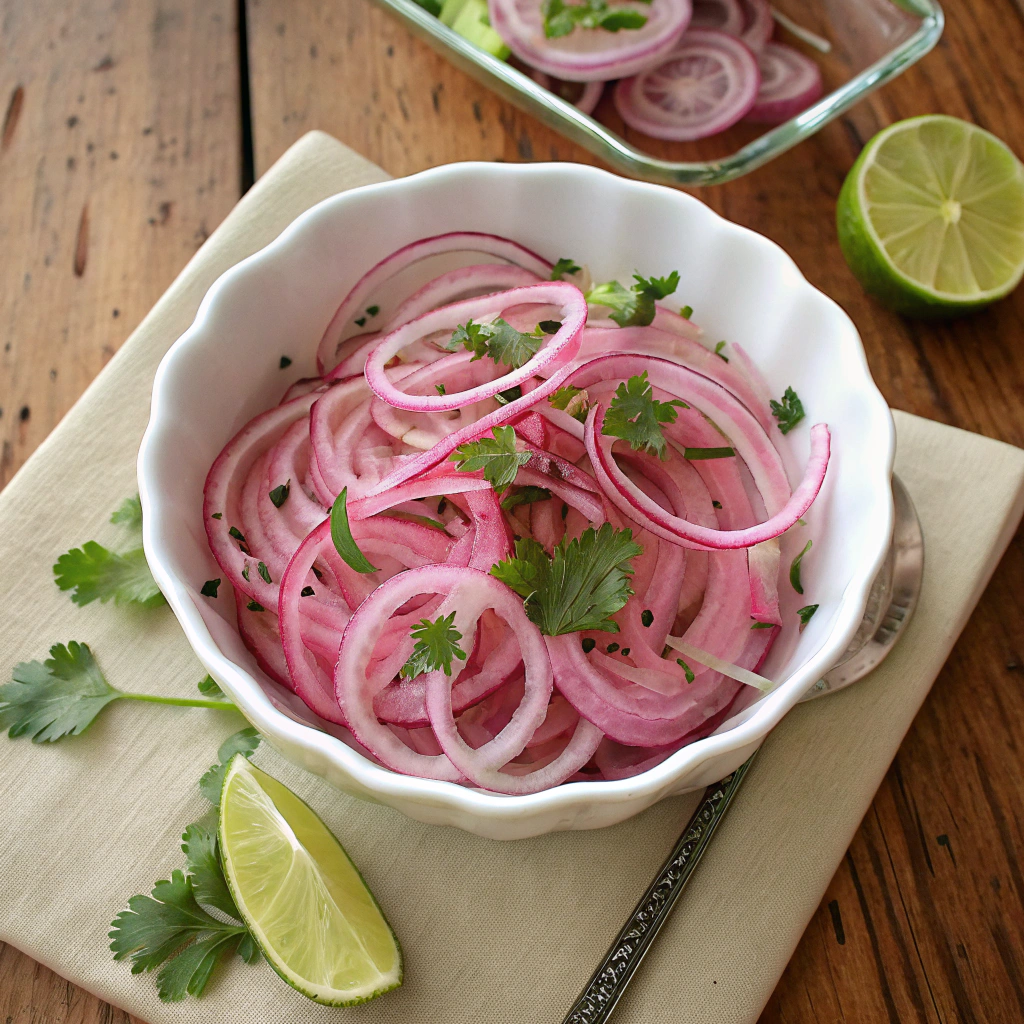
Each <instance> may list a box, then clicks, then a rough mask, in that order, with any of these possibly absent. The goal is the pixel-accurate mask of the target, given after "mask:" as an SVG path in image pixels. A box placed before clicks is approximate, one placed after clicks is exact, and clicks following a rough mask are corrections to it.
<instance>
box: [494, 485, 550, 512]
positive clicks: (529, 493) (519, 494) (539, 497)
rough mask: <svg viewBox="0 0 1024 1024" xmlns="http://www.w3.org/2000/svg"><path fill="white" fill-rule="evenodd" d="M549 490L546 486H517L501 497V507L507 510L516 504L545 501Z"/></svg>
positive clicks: (548, 495) (548, 496)
mask: <svg viewBox="0 0 1024 1024" xmlns="http://www.w3.org/2000/svg"><path fill="white" fill-rule="evenodd" d="M550 497H551V492H550V491H549V490H548V489H547V488H546V487H533V486H526V487H517V488H516V489H515V490H514V491H512V492H511V493H509V494H508V495H506V496H505V497H504V498H502V499H501V507H502V508H503V509H504V510H505V511H506V512H508V511H509V510H510V509H513V508H515V507H516V506H517V505H532V504H533V503H534V502H535V501H547V500H548V498H550Z"/></svg>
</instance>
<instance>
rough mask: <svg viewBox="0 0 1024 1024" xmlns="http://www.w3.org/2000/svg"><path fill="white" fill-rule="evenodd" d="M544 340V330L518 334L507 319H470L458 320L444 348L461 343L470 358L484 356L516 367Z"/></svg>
mask: <svg viewBox="0 0 1024 1024" xmlns="http://www.w3.org/2000/svg"><path fill="white" fill-rule="evenodd" d="M543 341H544V334H543V332H539V333H535V334H521V333H520V332H519V331H517V330H516V329H515V328H514V327H513V326H512V325H511V324H510V323H508V322H507V321H505V320H502V319H501V317H498V319H497V320H494V321H493V322H491V323H489V324H477V323H474V322H473V321H472V320H467V321H466V322H465V323H464V324H459V326H458V327H456V328H455V330H454V332H453V333H452V337H451V340H450V341H449V342H448V344H447V345H446V346H445V348H446V349H447V350H448V351H449V352H454V351H456V349H458V348H459V347H460V346H461V347H463V348H465V349H466V351H467V352H472V353H473V359H472V361H473V362H476V360H477V359H483V358H484V356H487V357H488V358H490V359H493V360H494V361H495V362H496V363H505V364H506V365H507V366H511V367H512V369H513V370H518V369H519V367H521V366H525V365H526V364H527V363H528V362H529V361H530V359H531V358H532V357H533V356H534V355H536V353H537V351H538V350H539V349H540V347H541V345H542V344H543Z"/></svg>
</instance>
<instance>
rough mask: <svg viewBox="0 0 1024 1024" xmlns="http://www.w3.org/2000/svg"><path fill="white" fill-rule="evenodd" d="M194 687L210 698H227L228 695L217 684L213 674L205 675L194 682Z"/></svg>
mask: <svg viewBox="0 0 1024 1024" xmlns="http://www.w3.org/2000/svg"><path fill="white" fill-rule="evenodd" d="M196 689H197V690H198V691H199V692H200V693H201V694H202V695H203V696H204V697H207V698H209V699H210V700H229V699H230V698H229V697H228V695H227V694H226V693H225V692H224V691H223V690H222V689H221V688H220V687H219V686H218V685H217V680H216V679H214V678H213V676H210V675H206V676H203V678H202V679H200V680H199V682H198V683H196Z"/></svg>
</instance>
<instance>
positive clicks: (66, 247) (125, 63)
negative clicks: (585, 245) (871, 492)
mask: <svg viewBox="0 0 1024 1024" xmlns="http://www.w3.org/2000/svg"><path fill="white" fill-rule="evenodd" d="M947 16H948V27H947V30H946V34H945V37H944V39H943V40H942V42H941V43H940V44H939V46H938V48H937V50H936V51H935V52H934V53H932V54H931V55H930V56H929V57H928V58H926V59H925V60H924V61H923V62H922V63H921V64H919V65H918V66H916V67H915V68H913V69H911V70H910V71H909V72H908V73H907V74H906V75H904V76H903V77H902V78H900V79H899V80H897V81H896V82H895V83H893V84H891V85H889V86H887V87H886V88H885V89H883V90H882V91H881V92H880V93H877V94H875V95H874V96H873V97H872V98H871V99H870V100H869V101H867V102H865V103H864V104H862V105H861V106H860V107H858V108H857V109H856V110H854V111H853V112H852V113H851V114H850V115H848V116H847V117H845V118H843V119H842V120H840V121H839V122H837V123H835V124H832V125H830V126H829V127H827V128H825V129H824V130H823V131H822V132H821V133H820V134H818V135H817V136H815V138H814V139H812V140H811V141H809V142H805V143H804V144H802V145H801V146H800V147H799V148H797V149H796V150H794V151H792V152H790V153H788V154H786V155H785V156H783V157H781V158H780V159H779V160H777V161H775V162H774V163H773V164H771V165H769V166H768V167H765V168H763V169H762V170H760V171H758V172H756V173H754V174H752V175H750V176H748V177H746V178H743V179H741V180H739V181H737V182H734V183H732V184H729V185H725V186H720V187H718V188H715V189H706V190H697V194H699V195H700V198H702V199H703V200H704V201H705V202H707V203H709V204H710V205H711V206H713V207H714V208H715V209H717V210H719V211H720V212H722V213H724V214H725V215H726V216H728V217H730V218H732V219H733V220H735V221H738V222H739V223H741V224H745V225H748V226H749V227H752V228H754V229H755V230H757V231H760V232H763V233H764V234H766V235H768V236H769V237H771V238H773V239H775V240H776V241H778V242H779V243H780V244H781V245H782V246H783V247H784V248H785V249H786V250H787V251H788V252H789V253H791V254H792V256H793V257H794V258H795V259H796V261H797V263H798V264H799V265H800V267H801V269H802V270H803V272H804V273H805V274H806V275H807V277H808V278H809V279H810V280H811V281H812V282H813V283H814V284H815V285H817V286H818V287H819V288H822V289H823V290H824V291H825V292H827V293H828V294H829V295H831V296H833V297H834V298H835V299H837V300H838V301H839V302H840V303H841V304H842V305H843V306H844V307H845V308H846V309H847V310H848V311H849V313H850V315H851V316H852V317H853V319H854V321H855V322H856V323H857V325H858V327H859V328H860V331H861V333H862V335H863V337H864V343H865V345H866V347H867V352H868V359H869V361H870V363H871V369H872V371H873V373H874V375H875V379H876V380H877V381H878V383H879V386H880V387H881V389H882V391H883V392H884V393H885V395H886V397H887V399H888V400H889V402H890V403H891V404H892V405H893V406H895V407H897V408H900V409H906V410H909V411H911V412H914V413H918V414H919V415H922V416H928V417H932V418H934V419H937V420H941V421H943V422H945V423H952V424H955V425H957V426H960V427H964V428H965V429H967V430H974V431H978V432H980V433H982V434H986V435H989V436H991V437H997V438H1001V439H1003V440H1005V441H1009V442H1011V443H1013V444H1017V445H1024V288H1022V289H1019V290H1018V291H1017V293H1016V294H1015V295H1014V296H1013V297H1012V298H1011V299H1009V300H1007V301H1006V302H1004V303H1002V304H1000V305H999V306H997V307H996V308H994V309H992V310H990V311H988V312H986V313H983V314H981V315H979V316H976V317H973V318H970V319H967V320H961V321H958V322H956V323H952V324H948V325H946V324H921V323H911V322H907V321H904V320H902V319H900V318H899V317H896V316H894V315H892V314H890V313H887V312H886V311H884V310H883V309H881V308H879V307H878V306H877V305H876V304H874V303H873V302H872V301H871V300H869V299H868V298H867V297H866V296H865V295H864V293H863V292H862V291H861V289H860V287H859V286H858V285H857V283H856V281H855V280H854V279H853V277H852V276H851V275H850V273H849V271H848V270H847V268H846V265H845V264H844V262H843V260H842V258H841V256H840V253H839V249H838V246H837V243H836V236H835V228H834V226H833V216H834V205H835V199H836V196H837V194H838V191H839V187H840V185H841V183H842V181H843V177H844V175H845V174H846V171H847V170H848V169H849V167H850V165H851V164H852V163H853V160H854V158H855V156H856V154H857V152H858V151H859V149H860V147H861V145H862V141H863V140H864V139H866V138H868V137H869V136H870V135H871V134H873V132H874V131H876V130H877V129H878V128H880V127H882V126H884V125H886V124H888V123H890V122H892V121H894V120H897V119H898V118H902V117H908V116H911V115H914V114H922V113H927V112H931V111H943V112H945V113H949V114H955V115H958V116H961V117H965V118H968V119H971V120H974V121H976V122H977V123H979V124H981V125H983V126H985V127H986V128H989V129H990V130H992V131H993V132H995V133H996V134H998V135H1000V136H1001V137H1002V138H1004V139H1007V140H1009V141H1010V143H1011V145H1015V146H1016V148H1017V150H1018V152H1019V153H1020V152H1022V151H1024V2H1022V0H959V2H958V3H956V4H952V3H950V4H947ZM312 128H321V129H324V130H326V131H328V132H330V133H332V134H333V135H335V136H337V138H339V139H341V140H342V141H343V142H346V143H348V144H349V145H350V146H352V147H354V148H355V149H357V150H359V151H360V152H362V153H363V154H365V155H366V156H367V157H369V158H370V159H371V160H374V161H376V162H377V163H379V164H380V165H381V166H383V167H384V168H385V169H386V170H388V171H389V172H390V173H391V174H393V175H402V174H407V173H409V172H411V171H417V170H420V169H422V168H424V167H430V166H433V165H435V164H440V163H444V162H446V161H451V160H465V159H478V160H480V159H482V160H499V159H500V160H529V159H534V158H543V159H560V160H582V161H585V162H591V163H592V162H595V161H594V160H593V159H592V158H591V157H590V156H589V155H588V154H586V153H584V152H583V151H582V150H580V149H578V148H576V147H574V146H573V145H571V144H569V143H567V142H566V141H564V140H563V139H561V138H559V137H558V136H556V135H555V134H553V133H552V132H551V131H549V130H548V129H546V128H544V127H543V126H541V125H540V124H539V123H537V122H536V121H534V120H532V119H531V118H529V117H527V116H525V115H523V114H520V113H519V112H517V111H516V110H514V109H513V108H512V107H510V106H508V105H507V104H505V103H503V102H501V101H499V100H497V99H496V98H495V97H493V96H492V95H491V94H489V93H488V92H487V91H485V90H484V89H483V88H481V87H480V86H478V85H476V84H474V83H473V82H472V81H470V80H469V79H468V78H466V77H465V76H464V75H463V74H461V73H460V72H458V71H456V70H455V69H454V68H452V67H451V66H449V65H448V64H447V63H445V62H444V61H443V60H442V59H440V58H439V57H437V56H435V55H434V54H433V53H432V52H431V51H429V50H428V49H427V48H426V47H425V46H424V45H422V44H421V43H419V42H418V41H416V40H414V39H413V38H411V37H410V35H409V34H408V32H407V31H406V30H405V29H404V28H403V27H402V26H401V25H400V24H399V23H398V22H397V21H395V20H394V19H393V18H391V17H390V16H389V15H387V14H385V13H383V12H381V11H379V10H378V9H376V8H375V7H373V6H371V4H370V2H369V0H247V2H246V0H239V2H236V0H133V2H132V3H130V4H125V3H123V2H121V0H34V2H32V3H26V2H24V0H0V243H2V251H3V259H2V261H0V345H2V347H3V348H2V352H0V439H2V446H0V485H3V484H5V483H6V482H7V481H8V480H9V479H10V478H11V476H12V475H13V474H14V472H15V471H16V470H17V468H18V466H19V465H21V463H22V462H23V461H24V460H25V459H26V458H27V457H28V455H29V454H30V453H31V452H32V450H33V449H34V448H35V447H36V446H37V445H38V444H39V443H40V442H41V441H42V440H43V438H44V437H46V435H47V433H48V432H49V431H50V429H51V428H52V427H53V426H54V424H56V423H57V421H58V420H59V419H60V417H61V416H62V415H63V414H64V413H65V412H66V411H67V409H68V408H69V406H70V405H71V404H72V402H74V400H75V399H76V398H77V397H78V395H79V394H80V393H81V391H82V390H83V389H84V388H85V386H86V385H87V384H88V383H89V381H91V380H92V378H93V377H94V376H95V375H96V373H97V372H98V371H99V370H100V368H101V367H102V366H103V364H104V363H105V362H106V361H107V360H108V359H109V358H110V357H111V355H113V353H114V351H115V350H116V349H117V347H118V345H119V344H120V343H121V342H122V341H123V340H124V339H125V338H126V337H127V336H128V334H129V333H130V332H131V330H132V329H133V328H134V327H135V326H136V324H137V323H138V322H139V320H140V319H141V318H142V316H143V315H144V314H145V312H146V311H147V310H148V309H149V308H150V306H151V305H152V304H153V303H154V301H155V300H156V299H157V298H158V297H159V295H160V294H161V292H163V290H164V289H165V288H166V287H167V285H168V284H169V283H170V281H171V279H172V278H173V277H174V275H175V274H176V273H177V272H178V270H179V269H180V268H181V267H182V265H183V264H184V263H185V262H186V260H187V259H188V258H189V257H190V256H191V255H192V253H193V252H195V250H196V249H197V248H198V247H199V246H200V245H201V244H202V243H203V240H204V239H205V238H206V237H207V235H208V234H209V233H210V231H212V230H213V228H214V227H216V225H217V224H218V223H219V221H220V220H221V219H222V218H223V217H224V215H225V214H226V213H227V212H228V210H229V209H230V208H231V206H232V205H233V204H234V202H235V201H236V200H237V199H238V197H239V195H240V194H241V193H242V192H243V191H244V190H245V189H246V188H247V187H248V185H249V184H251V182H252V180H253V178H254V177H256V176H259V175H260V174H262V173H263V171H265V170H266V169H267V168H268V167H269V166H270V164H271V163H272V162H273V161H274V160H275V159H276V158H277V157H278V156H279V155H280V154H281V153H282V152H283V151H284V150H285V149H286V148H287V147H288V146H289V145H290V144H291V143H292V142H293V141H294V140H295V139H297V138H298V137H299V136H300V135H301V134H303V133H304V132H306V131H307V130H309V129H312ZM1022 580H1024V543H1022V534H1018V535H1017V537H1016V538H1015V539H1014V542H1013V544H1012V545H1011V547H1010V550H1009V553H1008V554H1007V556H1006V558H1005V559H1004V560H1003V563H1002V565H1001V566H1000V568H999V569H998V570H997V572H996V574H995V577H994V579H993V581H992V583H991V585H990V586H989V588H988V591H987V592H986V594H985V595H984V597H983V598H982V600H981V603H980V604H979V606H978V610H977V611H976V613H975V615H974V617H973V618H972V620H971V622H970V624H969V625H968V627H967V629H966V630H965V632H964V634H963V636H962V637H961V639H960V642H959V643H958V644H957V646H956V649H955V650H954V652H953V654H952V656H951V658H950V660H949V663H948V664H947V666H946V668H945V670H944V671H943V673H942V675H941V676H940V677H939V679H938V681H937V683H936V684H935V690H934V692H933V694H932V696H931V697H930V698H929V700H928V702H927V703H926V704H925V707H924V709H923V711H922V712H921V714H920V715H919V716H918V719H917V721H916V722H915V724H914V726H913V728H912V729H911V731H910V733H909V734H908V736H907V738H906V740H905V741H904V743H903V746H902V748H901V749H900V752H899V755H898V757H897V758H896V760H895V762H894V763H893V765H892V768H891V769H890V771H889V773H888V775H887V777H886V780H885V783H884V785H883V786H882V789H881V790H880V792H879V793H878V796H877V797H876V799H875V802H874V804H873V805H872V807H871V810H870V811H869V812H868V815H867V817H866V819H865V820H864V823H863V825H862V826H861V829H860V831H859V832H858V834H857V837H856V839H855V840H854V843H853V846H852V847H851V848H850V851H849V853H848V854H847V857H846V859H845V861H844V862H843V864H842V866H841V867H840V869H839V871H838V872H837V874H836V876H835V878H834V879H833V880H832V884H831V885H830V887H829V890H828V892H827V893H826V895H825V897H824V899H823V900H822V904H821V906H820V908H819V909H818V912H817V914H816V915H815V917H814V919H813V921H812V923H811V926H810V927H809V928H808V930H807V933H806V934H805V936H804V938H803V941H802V942H801V943H800V946H799V948H798V949H797V951H796V954H795V955H794V957H793V960H792V962H791V964H790V965H789V968H788V970H787V971H786V973H785V975H784V977H783V978H782V981H781V982H780V984H779V987H778V989H777V991H776V992H775V995H774V996H773V998H772V1000H771V1002H770V1003H769V1005H768V1007H767V1008H766V1009H765V1011H764V1015H763V1017H762V1021H764V1022H766V1024H767V1022H770V1024H776V1022H783V1021H786V1022H799V1024H822V1022H833V1021H849V1022H851V1024H862V1022H869V1024H874V1022H880V1021H889V1022H892V1024H896V1022H902V1024H907V1022H917V1021H922V1022H925V1021H926V1022H937V1021H942V1022H954V1021H957V1022H960V1021H963V1022H974V1021H978V1022H993V1024H1005V1022H1010V1021H1020V1020H1024V874H1022V869H1021V864H1020V860H1019V855H1018V851H1019V850H1020V849H1021V848H1022V846H1024V842H1022V841H1024V786H1022V782H1021V779H1022V775H1024V588H1022V587H1021V582H1022ZM11 881H13V882H14V884H16V880H5V884H10V883H11ZM125 1019H127V1015H126V1014H124V1013H122V1012H121V1011H119V1010H115V1009H113V1008H111V1007H109V1006H106V1005H104V1004H102V1003H101V1002H99V1001H98V1000H96V999H95V998H93V997H92V996H89V995H88V994H86V993H84V992H82V991H80V990H78V989H76V988H75V987H74V986H73V985H70V984H68V983H67V982H65V981H63V980H62V979H60V978H58V977H56V976H55V975H53V974H51V973H50V972H49V971H48V970H46V969H45V968H43V967H41V966H39V965H38V964H34V963H33V962H32V961H31V960H30V959H29V958H28V957H25V956H23V955H22V954H20V953H18V952H16V951H15V950H13V949H10V948H3V947H0V1021H3V1022H5V1024H28V1022H44V1021H45V1022H47V1024H65V1022H66V1024H71V1022H75V1024H79V1022H80V1024H99V1022H101V1021H103V1022H113V1021H122V1020H125Z"/></svg>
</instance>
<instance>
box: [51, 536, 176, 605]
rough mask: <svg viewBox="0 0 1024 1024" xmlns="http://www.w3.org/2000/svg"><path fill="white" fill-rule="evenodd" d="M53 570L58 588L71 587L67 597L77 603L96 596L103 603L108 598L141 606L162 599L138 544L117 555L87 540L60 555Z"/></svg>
mask: <svg viewBox="0 0 1024 1024" xmlns="http://www.w3.org/2000/svg"><path fill="white" fill-rule="evenodd" d="M53 574H54V578H55V580H56V583H57V586H58V587H60V589H61V590H73V591H74V593H73V594H72V595H71V600H72V601H74V602H75V604H77V605H86V604H89V603H90V602H92V601H96V600H99V601H101V602H103V603H106V602H107V601H109V600H110V599H111V598H113V599H114V603H115V604H141V605H142V606H143V607H144V608H154V607H156V606H157V605H160V604H163V603H164V595H163V594H161V593H160V588H159V587H157V585H156V580H154V579H153V574H152V573H151V572H150V571H149V563H148V562H147V561H146V554H145V552H144V551H143V550H142V548H136V549H135V550H134V551H128V552H126V553H125V554H123V555H119V554H117V553H116V552H114V551H110V550H108V549H107V548H105V547H103V546H102V545H101V544H97V543H96V541H94V540H89V541H86V542H85V543H84V544H83V545H82V546H81V547H80V548H72V549H71V550H70V551H67V552H65V553H64V554H63V555H61V556H60V558H58V559H57V562H56V564H55V565H54V567H53Z"/></svg>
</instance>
